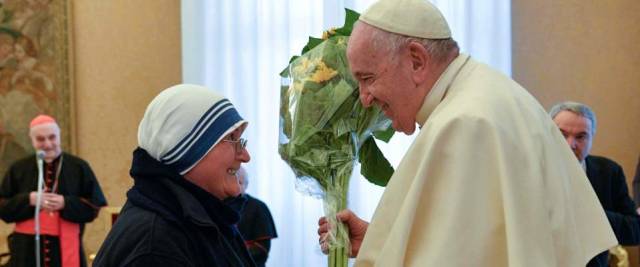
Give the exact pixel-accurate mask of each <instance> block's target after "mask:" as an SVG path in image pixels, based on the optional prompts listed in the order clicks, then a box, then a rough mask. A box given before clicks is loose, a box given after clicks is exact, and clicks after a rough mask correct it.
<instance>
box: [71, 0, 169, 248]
mask: <svg viewBox="0 0 640 267" xmlns="http://www.w3.org/2000/svg"><path fill="white" fill-rule="evenodd" d="M72 13H73V37H74V50H73V51H74V56H75V88H76V94H75V98H76V99H75V100H76V101H75V102H76V103H75V104H76V105H75V106H76V140H77V145H76V146H77V151H76V152H77V154H78V155H80V156H81V157H82V158H84V159H86V160H87V161H89V163H90V164H91V166H92V167H93V170H94V171H95V173H96V176H97V177H98V179H99V181H100V183H101V185H102V189H103V191H104V192H105V194H106V197H107V200H108V201H109V205H113V206H121V205H122V204H124V201H125V193H126V191H127V190H128V189H129V187H130V186H131V184H132V180H131V178H129V167H130V164H131V153H132V151H133V149H134V148H135V147H136V145H137V139H136V134H137V129H138V122H139V121H140V119H141V118H142V115H143V113H144V109H145V108H146V105H147V104H148V103H149V101H151V99H152V98H153V97H154V96H155V95H156V94H157V93H158V92H159V91H160V90H162V89H164V88H167V87H169V86H170V85H173V84H176V83H179V82H180V81H181V79H182V78H181V77H182V73H181V41H180V38H181V35H180V25H181V24H180V1H179V0H136V1H128V0H114V1H92V0H83V1H73V12H72ZM107 217H108V216H105V214H104V212H103V214H101V217H100V218H98V220H97V221H96V222H95V223H93V224H90V225H88V227H87V232H86V233H85V235H84V236H85V238H84V242H85V246H86V248H85V250H86V252H87V253H88V254H91V253H94V252H96V251H97V249H98V247H99V245H100V244H101V243H102V240H103V239H104V235H105V234H106V233H105V232H104V230H106V229H108V228H109V224H108V222H109V218H107Z"/></svg>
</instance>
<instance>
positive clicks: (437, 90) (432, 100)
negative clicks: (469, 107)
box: [416, 53, 470, 128]
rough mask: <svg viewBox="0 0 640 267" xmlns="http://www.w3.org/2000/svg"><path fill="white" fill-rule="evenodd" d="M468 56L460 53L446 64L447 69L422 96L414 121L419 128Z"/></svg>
mask: <svg viewBox="0 0 640 267" xmlns="http://www.w3.org/2000/svg"><path fill="white" fill-rule="evenodd" d="M469 58H470V57H469V55H467V54H462V53H461V54H460V55H458V57H457V58H456V59H454V60H453V61H452V62H451V64H449V66H447V69H446V70H444V72H443V73H442V75H440V77H439V78H438V80H437V81H436V83H435V84H434V85H433V87H432V88H431V91H429V94H427V97H425V98H424V102H423V103H422V107H420V110H419V111H418V114H417V115H416V122H417V123H418V124H419V125H420V128H422V126H423V125H424V124H425V123H426V122H427V119H428V118H429V115H431V112H433V110H434V109H436V106H438V104H440V102H441V101H442V99H443V98H444V96H445V94H446V93H447V90H449V86H450V85H451V83H452V82H453V80H454V79H455V77H456V76H457V75H458V73H459V72H460V69H462V67H463V66H464V65H465V64H466V63H467V61H469Z"/></svg>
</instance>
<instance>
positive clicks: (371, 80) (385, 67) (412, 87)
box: [347, 22, 423, 134]
mask: <svg viewBox="0 0 640 267" xmlns="http://www.w3.org/2000/svg"><path fill="white" fill-rule="evenodd" d="M373 31H376V29H374V28H373V27H372V26H370V25H367V24H366V23H363V22H359V23H358V24H357V26H356V27H355V28H354V30H353V32H352V34H351V37H350V38H349V44H348V46H347V58H348V60H349V67H350V68H351V72H352V74H353V76H354V77H355V78H356V80H357V81H358V86H359V90H360V101H361V102H362V104H363V105H364V106H365V107H370V106H372V105H377V106H379V107H380V108H381V109H382V111H383V112H384V114H385V115H386V116H387V117H388V118H389V119H391V120H392V121H393V128H394V129H395V130H396V131H401V132H404V133H406V134H411V133H413V132H414V131H415V127H416V114H417V113H418V110H419V109H420V107H421V106H422V100H423V99H422V98H421V97H419V94H418V92H417V91H418V88H417V84H416V83H415V82H414V80H413V79H412V78H413V77H412V74H413V73H412V70H411V67H412V62H411V60H410V58H409V55H408V54H409V52H408V49H407V48H406V47H401V48H399V49H400V50H399V52H398V53H394V54H391V53H390V52H392V51H386V50H387V49H380V48H379V47H376V45H373V43H374V40H372V33H373ZM378 46H379V45H378Z"/></svg>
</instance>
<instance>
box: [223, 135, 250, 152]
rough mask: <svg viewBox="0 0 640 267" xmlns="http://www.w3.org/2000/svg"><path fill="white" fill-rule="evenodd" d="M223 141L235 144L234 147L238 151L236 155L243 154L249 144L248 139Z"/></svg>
mask: <svg viewBox="0 0 640 267" xmlns="http://www.w3.org/2000/svg"><path fill="white" fill-rule="evenodd" d="M222 141H225V142H229V143H232V144H234V147H235V149H236V154H238V155H240V154H242V151H244V149H245V148H247V142H248V141H247V139H244V138H240V139H238V140H232V139H222Z"/></svg>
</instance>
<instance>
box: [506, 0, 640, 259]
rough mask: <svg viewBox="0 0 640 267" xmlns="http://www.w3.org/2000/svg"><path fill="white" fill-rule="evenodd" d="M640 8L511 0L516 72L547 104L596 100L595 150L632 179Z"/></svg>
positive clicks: (639, 120)
mask: <svg viewBox="0 0 640 267" xmlns="http://www.w3.org/2000/svg"><path fill="white" fill-rule="evenodd" d="M639 14H640V2H639V1H637V0H616V1H584V0H560V1H559V0H537V1H530V0H514V1H512V36H513V51H512V52H513V76H514V79H515V80H516V81H518V82H519V83H521V84H522V85H523V86H524V87H525V88H527V89H528V90H529V91H530V92H531V93H532V94H533V95H535V96H536V97H537V98H538V99H539V100H540V102H541V103H542V104H543V105H544V106H545V108H547V109H548V108H549V107H551V106H552V105H553V104H554V103H556V102H558V101H563V100H575V101H579V102H583V103H586V104H588V105H589V106H591V107H592V108H593V109H594V111H595V112H596V116H597V119H598V129H597V133H596V136H595V140H594V144H593V150H592V152H593V154H597V155H603V156H606V157H610V158H612V159H614V160H615V161H617V162H618V163H619V164H621V165H622V167H623V168H624V171H625V174H626V177H627V182H628V183H629V185H631V179H632V178H633V177H632V176H633V175H634V173H635V166H636V163H637V161H638V156H639V155H640V49H639V48H640V26H639V25H640V15H639ZM629 188H630V190H631V187H629ZM635 250H637V249H635ZM636 253H637V252H634V255H633V260H634V263H635V264H637V254H636ZM632 266H638V265H632Z"/></svg>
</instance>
